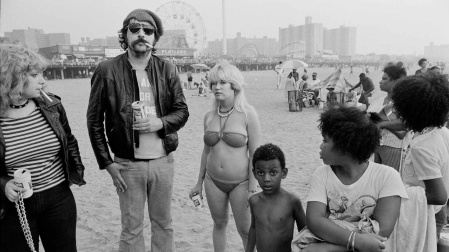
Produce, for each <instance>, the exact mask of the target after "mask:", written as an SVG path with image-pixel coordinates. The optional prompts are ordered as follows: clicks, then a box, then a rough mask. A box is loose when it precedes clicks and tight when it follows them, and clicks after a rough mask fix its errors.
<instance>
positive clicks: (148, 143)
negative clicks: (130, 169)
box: [134, 69, 166, 159]
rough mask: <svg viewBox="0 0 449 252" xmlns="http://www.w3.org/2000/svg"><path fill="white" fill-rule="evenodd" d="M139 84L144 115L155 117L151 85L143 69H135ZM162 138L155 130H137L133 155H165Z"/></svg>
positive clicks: (138, 156)
mask: <svg viewBox="0 0 449 252" xmlns="http://www.w3.org/2000/svg"><path fill="white" fill-rule="evenodd" d="M136 77H137V82H138V84H139V99H140V101H142V102H143V103H144V104H145V114H146V117H157V113H156V105H155V104H156V103H155V100H154V94H153V87H152V85H151V83H150V80H149V79H148V75H147V72H146V71H145V70H143V69H142V70H136ZM165 155H166V154H165V149H164V147H163V145H162V139H161V138H160V137H159V136H158V134H157V133H156V132H139V148H135V147H134V156H135V157H136V158H139V159H155V158H160V157H163V156H165Z"/></svg>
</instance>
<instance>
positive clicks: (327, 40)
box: [323, 25, 357, 57]
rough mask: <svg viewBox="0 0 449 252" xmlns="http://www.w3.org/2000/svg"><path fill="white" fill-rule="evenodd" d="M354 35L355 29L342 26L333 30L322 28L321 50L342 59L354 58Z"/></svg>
mask: <svg viewBox="0 0 449 252" xmlns="http://www.w3.org/2000/svg"><path fill="white" fill-rule="evenodd" d="M356 34H357V28H356V27H346V26H344V25H342V26H340V27H339V28H335V29H326V28H324V30H323V49H324V50H328V51H332V53H333V54H335V55H338V56H342V57H346V56H354V55H355V54H356V51H355V48H356Z"/></svg>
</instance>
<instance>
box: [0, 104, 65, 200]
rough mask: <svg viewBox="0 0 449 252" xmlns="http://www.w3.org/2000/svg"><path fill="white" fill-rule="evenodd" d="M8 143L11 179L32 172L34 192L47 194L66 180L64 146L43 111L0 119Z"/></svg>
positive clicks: (8, 170) (6, 157)
mask: <svg viewBox="0 0 449 252" xmlns="http://www.w3.org/2000/svg"><path fill="white" fill-rule="evenodd" d="M0 123H1V127H2V133H3V137H4V138H5V143H6V152H5V163H6V167H7V173H8V175H9V176H11V177H13V176H14V171H16V170H18V169H22V168H25V169H28V170H29V171H30V173H31V181H32V184H33V191H34V192H41V191H45V190H47V189H49V188H52V187H54V186H56V185H58V184H60V183H61V182H63V181H64V180H65V176H64V171H63V168H62V167H63V165H62V160H61V157H60V156H59V151H60V150H61V144H60V142H59V140H58V138H57V136H56V134H55V133H54V131H53V129H52V128H51V127H50V125H49V124H48V123H47V121H46V120H45V118H44V116H43V115H42V113H41V111H40V110H39V109H36V110H34V111H33V112H32V113H31V114H30V115H28V116H26V117H22V118H0Z"/></svg>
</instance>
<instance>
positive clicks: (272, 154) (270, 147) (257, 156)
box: [253, 143, 285, 169]
mask: <svg viewBox="0 0 449 252" xmlns="http://www.w3.org/2000/svg"><path fill="white" fill-rule="evenodd" d="M273 159H277V160H279V163H280V164H281V168H282V169H284V168H285V156H284V152H283V151H282V150H281V148H279V147H278V146H277V145H274V144H272V143H267V144H264V145H261V146H259V148H257V149H256V151H255V152H254V154H253V169H255V168H256V162H257V161H259V160H262V161H268V160H273Z"/></svg>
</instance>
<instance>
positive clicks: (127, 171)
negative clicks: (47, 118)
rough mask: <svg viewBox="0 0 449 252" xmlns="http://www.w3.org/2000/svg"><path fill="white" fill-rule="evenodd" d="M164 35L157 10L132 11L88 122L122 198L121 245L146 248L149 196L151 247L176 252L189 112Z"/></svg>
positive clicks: (95, 89) (103, 68) (102, 67)
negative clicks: (181, 135)
mask: <svg viewBox="0 0 449 252" xmlns="http://www.w3.org/2000/svg"><path fill="white" fill-rule="evenodd" d="M163 33H164V29H163V27H162V22H161V20H160V19H159V17H158V16H156V15H155V14H154V13H153V12H151V11H149V10H144V9H136V10H133V11H132V12H131V13H129V15H128V16H127V17H126V18H125V20H124V21H123V27H122V28H121V30H120V31H119V41H120V44H121V46H122V48H123V49H125V50H126V52H125V53H123V54H121V55H119V56H117V57H115V58H113V59H110V60H107V61H104V62H101V63H100V64H99V65H98V67H97V68H96V70H95V73H94V74H93V76H92V80H91V86H92V89H91V93H90V98H89V106H88V109H87V126H88V131H89V137H90V141H91V144H92V148H93V150H94V153H95V156H96V158H97V162H98V164H99V167H100V169H106V170H107V171H108V173H109V175H111V177H112V182H113V184H114V186H115V187H116V190H117V194H118V196H119V202H120V210H121V219H122V232H121V236H120V243H119V251H145V242H144V236H143V221H144V208H145V203H146V201H148V212H149V216H150V220H151V251H152V252H157V251H164V252H166V251H174V239H173V226H172V217H171V212H170V207H171V198H172V188H173V176H174V160H173V151H174V150H176V148H177V146H178V135H177V131H178V130H179V129H181V127H183V126H184V125H185V123H186V122H187V119H188V117H189V111H188V109H187V104H186V100H185V97H184V94H183V90H182V86H181V81H180V79H179V75H178V72H177V70H176V66H175V65H173V64H172V63H170V62H168V61H165V60H163V59H160V58H159V57H157V56H155V55H154V52H155V51H156V49H155V46H156V43H157V41H158V40H159V38H160V36H162V35H163ZM136 101H139V103H140V104H143V105H144V108H143V116H141V117H140V116H136V113H135V112H134V111H133V108H132V103H133V102H136ZM108 147H109V148H110V150H111V151H112V152H113V153H114V158H112V157H111V154H110V152H109V149H108Z"/></svg>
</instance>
